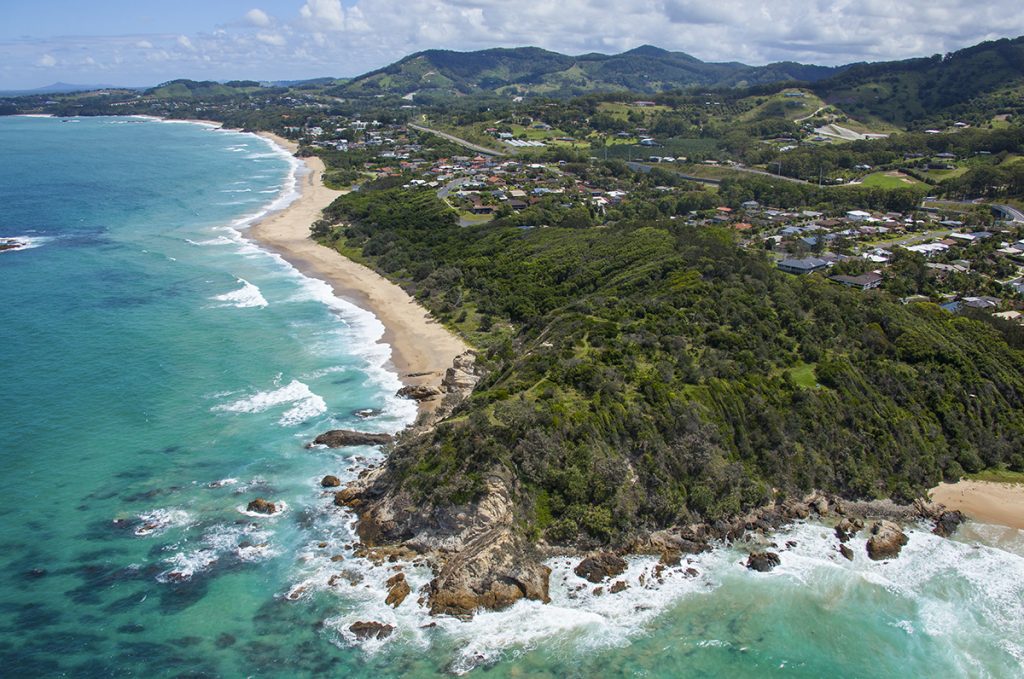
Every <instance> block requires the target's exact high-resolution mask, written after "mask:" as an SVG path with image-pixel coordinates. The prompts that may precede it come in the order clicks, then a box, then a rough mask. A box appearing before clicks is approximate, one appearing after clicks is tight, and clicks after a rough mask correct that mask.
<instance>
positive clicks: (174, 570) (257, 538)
mask: <svg viewBox="0 0 1024 679" xmlns="http://www.w3.org/2000/svg"><path fill="white" fill-rule="evenodd" d="M270 538H271V534H270V533H269V532H268V531H266V530H264V529H263V528H262V527H260V526H257V525H254V524H246V525H244V526H239V525H238V524H230V525H215V526H212V527H210V528H208V529H207V530H206V532H205V533H204V534H203V536H202V538H201V539H200V544H201V546H199V547H197V548H196V549H192V550H181V551H179V552H176V553H175V554H173V555H172V556H170V557H168V558H167V559H165V560H164V563H166V564H168V565H169V566H170V567H169V568H168V569H167V570H165V571H164V572H162V573H160V575H158V576H157V580H158V581H160V582H165V583H166V582H181V581H184V580H190V579H192V577H193V576H194V575H195V574H196V573H201V572H203V571H206V570H209V569H210V568H211V567H212V566H213V565H214V564H216V563H217V562H218V561H220V559H221V558H222V557H224V556H225V555H232V556H234V557H235V558H237V559H238V560H240V561H245V562H249V563H251V562H256V561H263V560H265V559H268V558H270V557H272V556H276V555H277V554H279V553H280V552H279V550H277V549H276V548H274V547H273V546H272V545H271V543H270ZM176 547H177V546H174V547H172V548H176Z"/></svg>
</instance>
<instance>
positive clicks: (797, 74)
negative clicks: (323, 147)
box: [337, 45, 841, 96]
mask: <svg viewBox="0 0 1024 679" xmlns="http://www.w3.org/2000/svg"><path fill="white" fill-rule="evenodd" d="M839 70H841V69H837V68H829V67H823V66H805V65H803V64H795V63H792V62H783V63H778V64H769V65H768V66H746V65H744V64H740V63H736V62H732V63H707V62H704V61H701V60H700V59H697V58H696V57H693V56H690V55H689V54H685V53H683V52H669V51H666V50H663V49H659V48H657V47H652V46H650V45H644V46H642V47H638V48H636V49H633V50H630V51H628V52H623V53H622V54H617V55H611V56H609V55H605V54H583V55H580V56H575V57H574V56H567V55H564V54H558V53H557V52H549V51H547V50H543V49H540V48H537V47H521V48H516V49H489V50H482V51H479V52H452V51H448V50H428V51H425V52H418V53H416V54H413V55H410V56H408V57H406V58H404V59H402V60H401V61H398V62H396V63H394V64H392V65H390V66H387V67H385V68H382V69H380V70H377V71H372V72H370V73H367V74H365V75H362V76H359V77H358V78H355V79H354V80H352V82H350V83H348V84H347V85H344V86H342V87H340V88H338V90H337V93H339V94H349V95H353V94H370V93H391V94H398V95H406V94H410V93H414V92H421V93H422V92H434V93H449V94H472V93H477V92H498V93H503V94H504V93H509V94H513V93H520V94H527V93H531V94H550V95H557V96H566V95H573V94H582V93H586V92H593V91H616V90H629V91H633V92H647V93H652V92H662V91H666V90H673V89H679V88H683V87H688V86H694V85H696V86H730V87H731V86H742V85H754V84H763V83H770V82H777V81H780V80H805V81H816V80H820V79H821V78H824V77H827V76H829V75H833V74H835V73H837V72H838V71H839Z"/></svg>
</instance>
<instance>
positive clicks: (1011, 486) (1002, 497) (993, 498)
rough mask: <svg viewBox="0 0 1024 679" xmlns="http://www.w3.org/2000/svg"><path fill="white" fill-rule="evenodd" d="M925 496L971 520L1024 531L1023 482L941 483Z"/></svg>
mask: <svg viewBox="0 0 1024 679" xmlns="http://www.w3.org/2000/svg"><path fill="white" fill-rule="evenodd" d="M928 495H929V497H931V499H932V501H933V502H938V503H941V504H944V505H946V507H947V508H949V509H958V510H960V511H961V512H963V513H964V514H966V515H967V516H968V517H969V518H971V519H973V520H974V521H980V522H981V523H992V524H996V525H999V526H1010V527H1011V528H1018V529H1021V530H1024V484H1020V483H997V482H993V481H966V480H965V481H959V482H957V483H940V484H939V485H938V486H936V487H935V488H932V489H931V491H929V493H928Z"/></svg>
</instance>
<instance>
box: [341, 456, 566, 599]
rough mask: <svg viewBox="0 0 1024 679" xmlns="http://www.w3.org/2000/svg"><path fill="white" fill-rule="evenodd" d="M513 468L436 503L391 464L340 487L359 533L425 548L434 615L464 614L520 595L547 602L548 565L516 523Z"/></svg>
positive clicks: (365, 539)
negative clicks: (470, 495) (446, 503)
mask: <svg viewBox="0 0 1024 679" xmlns="http://www.w3.org/2000/svg"><path fill="white" fill-rule="evenodd" d="M511 484H512V481H511V479H510V474H508V473H498V472H496V473H495V474H494V475H493V476H492V477H491V478H489V479H487V480H486V482H485V489H484V493H483V494H482V496H481V498H480V499H479V500H477V501H476V502H473V503H471V504H468V505H462V506H452V507H436V506H429V505H425V504H424V503H422V502H420V501H417V500H416V499H415V498H413V497H412V496H411V495H410V494H409V493H408V492H407V491H406V490H405V489H404V488H402V487H401V485H400V483H399V482H398V480H396V478H394V477H392V476H391V474H390V472H389V467H387V466H384V467H381V468H378V469H375V470H373V471H372V472H369V473H368V474H365V475H364V476H363V477H362V478H361V479H359V480H358V481H357V482H356V483H355V484H353V485H351V486H349V487H348V488H346V489H345V490H343V491H340V492H339V494H338V497H340V496H341V495H342V494H344V496H345V502H346V503H347V504H348V505H349V506H352V507H354V508H355V510H356V512H357V513H358V514H359V523H358V526H357V528H358V531H359V537H360V539H361V541H362V543H363V544H364V545H367V546H369V547H367V548H366V549H367V550H368V551H371V550H373V547H372V546H373V545H384V544H391V545H395V544H400V545H402V546H403V547H404V548H405V549H406V550H408V551H410V552H411V553H413V552H414V553H417V554H424V555H426V556H427V557H428V561H429V562H430V563H431V565H432V567H433V568H434V578H433V580H431V582H430V583H429V585H428V586H427V588H426V604H427V606H428V607H429V608H430V612H431V613H432V614H434V615H442V614H443V615H454V616H459V617H468V616H471V615H473V613H474V612H475V611H476V610H478V609H480V608H486V609H501V608H505V607H507V606H511V605H512V604H514V603H515V602H516V601H519V600H520V599H524V598H526V599H535V600H538V601H543V602H547V601H549V600H550V598H549V596H548V578H549V576H550V573H551V571H550V569H549V568H547V567H546V566H544V565H543V564H542V563H541V559H540V556H539V554H537V553H536V552H535V550H534V548H533V547H532V546H530V545H529V544H528V543H527V541H526V539H525V538H524V537H523V536H522V535H521V534H520V532H519V531H518V521H519V516H518V514H517V511H516V506H515V504H514V503H513V501H512V493H511V491H510V486H511Z"/></svg>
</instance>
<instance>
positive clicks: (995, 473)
mask: <svg viewBox="0 0 1024 679" xmlns="http://www.w3.org/2000/svg"><path fill="white" fill-rule="evenodd" d="M967 478H969V479H971V480H972V481H991V482H992V483H1024V472H1020V471H1010V470H1009V469H1005V468H1003V467H995V468H992V469H984V470H982V471H980V472H977V473H975V474H968V475H967Z"/></svg>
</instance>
